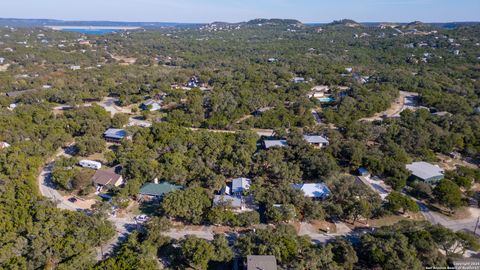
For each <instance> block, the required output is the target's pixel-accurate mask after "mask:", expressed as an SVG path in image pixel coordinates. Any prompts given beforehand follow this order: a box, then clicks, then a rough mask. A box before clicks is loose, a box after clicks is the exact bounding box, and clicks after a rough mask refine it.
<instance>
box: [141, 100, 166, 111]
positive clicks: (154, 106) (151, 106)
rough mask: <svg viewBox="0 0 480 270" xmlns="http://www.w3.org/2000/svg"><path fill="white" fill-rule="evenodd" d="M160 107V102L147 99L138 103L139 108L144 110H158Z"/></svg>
mask: <svg viewBox="0 0 480 270" xmlns="http://www.w3.org/2000/svg"><path fill="white" fill-rule="evenodd" d="M161 108H162V106H161V102H159V101H156V100H153V99H149V100H147V101H145V102H143V103H142V104H140V109H142V110H144V111H158V110H160V109H161Z"/></svg>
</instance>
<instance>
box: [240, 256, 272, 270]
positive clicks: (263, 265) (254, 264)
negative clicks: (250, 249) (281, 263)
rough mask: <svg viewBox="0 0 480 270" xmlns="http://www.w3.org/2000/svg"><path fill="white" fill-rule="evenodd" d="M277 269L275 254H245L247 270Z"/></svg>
mask: <svg viewBox="0 0 480 270" xmlns="http://www.w3.org/2000/svg"><path fill="white" fill-rule="evenodd" d="M259 269H261V270H277V259H276V258H275V256H260V255H248V256H247V270H259Z"/></svg>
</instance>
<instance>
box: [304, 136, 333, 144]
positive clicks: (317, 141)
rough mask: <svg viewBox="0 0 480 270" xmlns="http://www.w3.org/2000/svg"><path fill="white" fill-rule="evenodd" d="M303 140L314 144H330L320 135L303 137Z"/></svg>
mask: <svg viewBox="0 0 480 270" xmlns="http://www.w3.org/2000/svg"><path fill="white" fill-rule="evenodd" d="M303 139H304V140H305V141H307V142H308V143H312V144H328V139H327V138H325V137H323V136H320V135H303Z"/></svg>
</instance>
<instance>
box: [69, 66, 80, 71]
mask: <svg viewBox="0 0 480 270" xmlns="http://www.w3.org/2000/svg"><path fill="white" fill-rule="evenodd" d="M70 69H71V70H79V69H81V67H80V66H75V65H72V66H70Z"/></svg>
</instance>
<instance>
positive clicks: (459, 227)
mask: <svg viewBox="0 0 480 270" xmlns="http://www.w3.org/2000/svg"><path fill="white" fill-rule="evenodd" d="M417 204H418V206H419V207H420V211H421V213H422V215H423V216H424V217H425V219H426V220H428V221H430V223H432V224H440V225H442V226H444V227H446V228H449V229H450V230H452V231H464V230H466V231H471V232H473V231H474V230H475V226H476V224H477V220H478V215H472V216H471V217H469V218H465V219H458V220H450V219H447V218H445V217H444V216H442V215H441V214H439V213H436V212H433V211H431V210H430V209H428V207H427V206H426V205H425V204H424V203H422V202H419V201H417ZM477 235H480V231H479V230H478V229H477Z"/></svg>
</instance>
